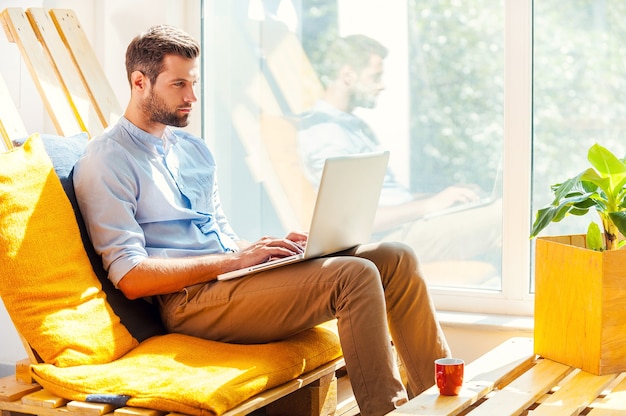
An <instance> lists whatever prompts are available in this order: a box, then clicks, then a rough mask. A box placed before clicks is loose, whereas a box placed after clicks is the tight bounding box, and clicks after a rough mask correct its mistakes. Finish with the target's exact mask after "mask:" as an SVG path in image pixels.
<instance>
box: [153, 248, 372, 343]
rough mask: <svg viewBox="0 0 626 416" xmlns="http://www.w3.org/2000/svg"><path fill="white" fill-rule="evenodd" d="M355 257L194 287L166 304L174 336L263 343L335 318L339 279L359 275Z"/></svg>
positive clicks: (163, 311)
mask: <svg viewBox="0 0 626 416" xmlns="http://www.w3.org/2000/svg"><path fill="white" fill-rule="evenodd" d="M362 262H367V260H363V259H358V258H355V257H352V256H340V257H328V258H321V259H313V260H308V261H304V262H301V263H298V264H293V265H289V266H285V267H279V268H276V269H272V270H268V271H265V272H262V273H256V274H251V275H248V276H245V277H242V278H237V279H232V280H226V281H214V282H211V283H207V284H201V285H194V286H191V287H189V288H186V289H185V290H184V291H182V292H179V293H177V294H172V295H167V296H165V297H163V298H162V301H161V315H162V317H163V320H164V322H165V325H166V327H167V328H168V330H170V331H175V332H181V333H186V334H189V335H194V336H200V337H203V338H207V339H213V340H218V341H223V342H235V343H263V342H270V341H275V340H279V339H284V338H286V337H288V336H291V335H293V334H296V333H298V332H301V331H302V330H305V329H308V328H311V327H313V326H315V325H318V324H320V323H323V322H326V321H329V320H331V319H334V318H335V302H334V299H336V297H337V296H338V293H337V284H336V283H337V279H338V278H342V279H345V278H347V277H346V276H349V275H356V274H357V273H358V269H359V268H360V267H361V266H360V265H361V264H362Z"/></svg>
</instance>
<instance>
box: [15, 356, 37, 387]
mask: <svg viewBox="0 0 626 416" xmlns="http://www.w3.org/2000/svg"><path fill="white" fill-rule="evenodd" d="M15 378H16V379H17V381H19V382H20V383H24V384H32V383H34V382H35V381H34V380H33V377H32V375H31V374H30V360H29V359H27V358H26V359H23V360H20V361H18V362H16V363H15Z"/></svg>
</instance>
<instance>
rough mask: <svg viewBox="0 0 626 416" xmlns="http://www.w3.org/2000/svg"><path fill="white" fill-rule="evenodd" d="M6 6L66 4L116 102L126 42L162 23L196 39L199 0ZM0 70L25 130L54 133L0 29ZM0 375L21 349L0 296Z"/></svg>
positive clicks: (21, 0) (31, 0)
mask: <svg viewBox="0 0 626 416" xmlns="http://www.w3.org/2000/svg"><path fill="white" fill-rule="evenodd" d="M7 7H20V8H23V9H27V8H29V7H43V8H45V9H50V8H62V9H72V10H74V12H75V13H76V15H77V17H78V20H79V21H80V23H81V25H82V26H83V29H84V30H85V33H86V35H87V37H88V38H89V40H90V42H91V44H92V46H93V47H94V50H95V51H96V55H97V56H98V59H99V60H100V64H101V65H102V67H103V69H104V71H105V73H106V74H107V77H108V79H109V81H110V82H111V85H112V87H113V90H114V91H115V94H116V96H117V97H118V99H119V101H120V103H121V104H122V107H124V106H125V104H126V102H127V100H128V96H129V93H128V83H127V81H126V72H125V69H124V53H125V51H126V45H127V44H128V42H129V41H130V40H131V39H132V38H133V37H134V36H135V35H137V34H138V33H140V32H141V31H143V30H145V29H147V28H148V27H150V26H152V25H154V24H158V23H167V24H172V25H175V26H179V27H182V28H184V29H185V30H187V31H188V32H189V33H190V34H191V35H193V36H195V37H196V38H197V39H200V19H199V16H200V0H182V1H181V0H133V1H132V2H129V1H127V0H92V1H85V0H54V1H52V0H51V1H45V0H43V1H42V0H39V1H36V0H0V11H2V10H4V9H5V8H7ZM0 57H1V58H0V75H2V77H3V78H4V81H5V82H6V84H7V87H8V89H9V93H10V94H11V98H12V99H13V102H14V103H15V105H16V106H17V108H18V111H19V113H20V116H21V117H22V120H23V121H24V124H25V125H26V129H27V130H28V131H29V132H41V133H56V132H55V131H54V127H53V125H52V122H51V121H50V119H49V118H48V116H47V114H46V113H45V109H44V107H43V105H42V102H41V100H40V98H39V93H38V92H37V90H36V89H35V85H34V83H33V80H32V78H31V77H30V74H29V72H28V69H27V68H26V66H25V64H24V62H23V60H22V57H21V55H20V53H19V50H18V48H17V45H16V44H14V43H10V42H8V40H7V38H6V36H5V35H4V32H3V33H1V34H0ZM200 115H201V111H196V112H195V114H194V118H193V119H192V124H191V125H190V127H189V128H190V130H191V131H193V132H194V133H197V134H199V132H200ZM0 345H1V347H0V376H2V375H5V374H7V373H10V372H12V371H13V370H14V368H15V362H16V361H18V360H20V359H23V358H26V353H25V351H24V348H23V347H22V343H21V341H20V339H19V336H18V335H17V333H16V331H15V328H14V326H13V324H12V322H11V319H10V318H9V316H8V314H7V312H6V310H5V308H4V304H2V303H1V302H0Z"/></svg>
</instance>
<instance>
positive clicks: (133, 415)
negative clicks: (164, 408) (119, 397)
mask: <svg viewBox="0 0 626 416" xmlns="http://www.w3.org/2000/svg"><path fill="white" fill-rule="evenodd" d="M166 413H167V412H161V411H158V410H154V409H144V408H142V407H120V408H119V409H115V411H114V412H113V415H114V416H163V415H165V414H166Z"/></svg>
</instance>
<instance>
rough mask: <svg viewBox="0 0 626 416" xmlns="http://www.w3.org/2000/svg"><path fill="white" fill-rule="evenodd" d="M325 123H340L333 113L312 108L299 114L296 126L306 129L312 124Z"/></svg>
mask: <svg viewBox="0 0 626 416" xmlns="http://www.w3.org/2000/svg"><path fill="white" fill-rule="evenodd" d="M327 123H332V124H341V120H340V118H339V117H337V116H335V115H334V114H330V113H326V112H323V111H315V110H313V111H308V112H306V113H303V114H302V115H301V116H300V119H299V121H298V127H299V128H300V129H301V130H306V129H310V128H311V127H314V126H317V125H320V124H327Z"/></svg>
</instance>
